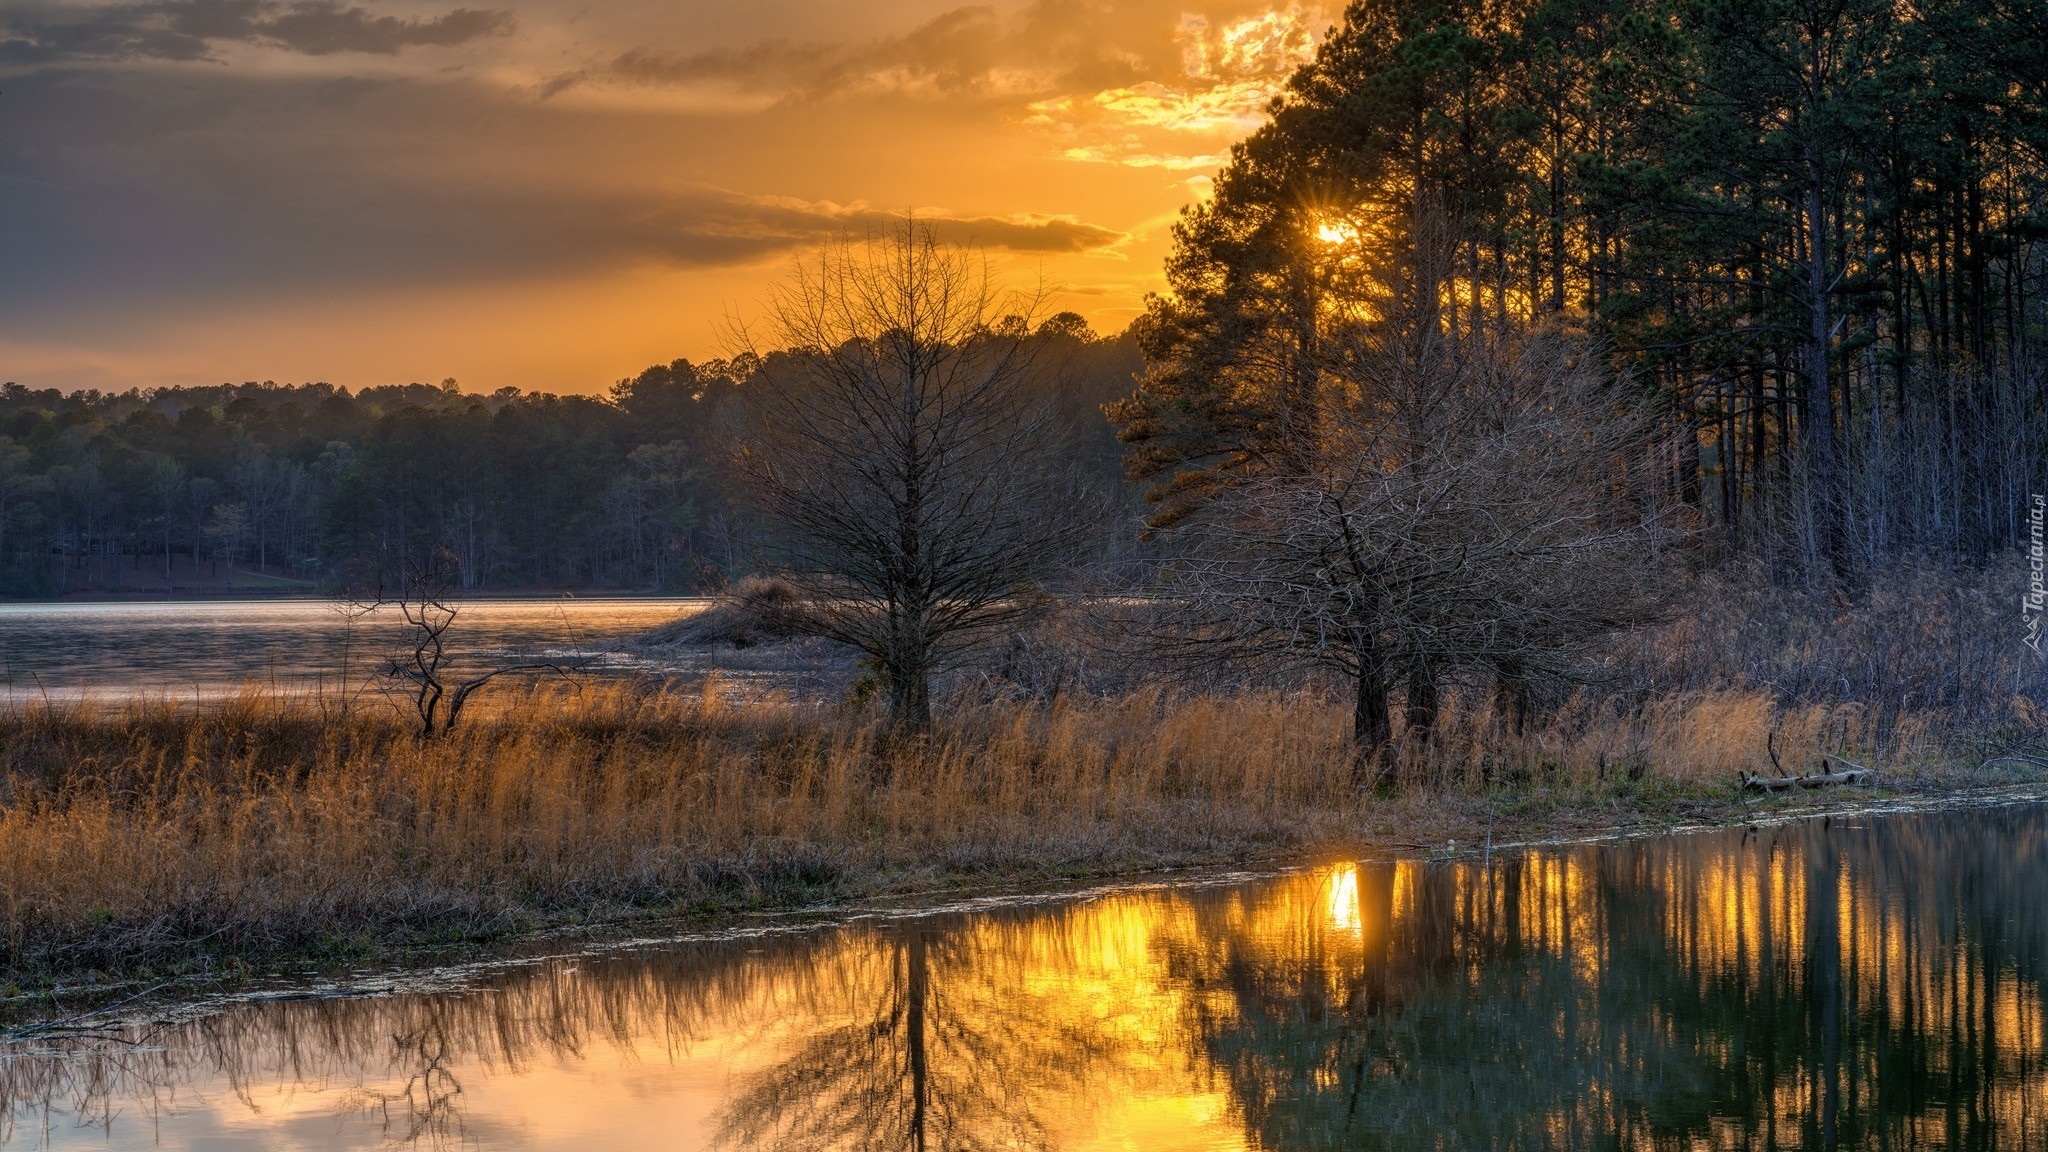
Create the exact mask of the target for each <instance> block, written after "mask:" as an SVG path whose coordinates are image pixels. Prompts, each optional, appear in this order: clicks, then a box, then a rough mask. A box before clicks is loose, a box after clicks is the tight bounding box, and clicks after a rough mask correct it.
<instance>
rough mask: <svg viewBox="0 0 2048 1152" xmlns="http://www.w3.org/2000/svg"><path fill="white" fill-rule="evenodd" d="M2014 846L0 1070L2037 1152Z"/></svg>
mask: <svg viewBox="0 0 2048 1152" xmlns="http://www.w3.org/2000/svg"><path fill="white" fill-rule="evenodd" d="M2044 879H2048V816H2044V809H2042V808H2041V807H2038V806H2036V807H2010V808H1995V809H1978V810H1972V811H1964V812H1952V813H1942V814H1927V815H1919V816H1906V817H1886V818H1873V819H1869V820H1867V821H1859V822H1856V823H1853V824H1844V823H1842V822H1839V821H1838V822H1835V823H1834V824H1832V825H1829V824H1826V823H1824V822H1814V823H1809V824H1802V825H1795V826H1787V827H1781V828H1773V829H1764V830H1761V831H1754V832H1732V833H1725V834H1723V833H1716V834H1708V835H1698V836H1690V837H1683V838H1674V839H1668V840H1661V841H1645V842H1641V843H1634V844H1624V845H1609V846H1580V847H1573V848H1565V849H1557V850H1548V851H1538V852H1533V853H1528V854H1521V855H1505V856H1497V857H1496V858H1495V859H1494V860H1493V861H1492V862H1491V866H1490V867H1489V866H1487V865H1485V864H1482V863H1480V862H1477V861H1471V862H1460V863H1453V864H1442V863H1437V864H1431V863H1420V862H1414V863H1398V864H1387V863H1371V862H1357V863H1345V864H1340V865H1336V866H1334V867H1329V868H1323V869H1318V870H1315V871H1311V872H1307V873H1301V874H1296V875H1291V876H1287V877H1282V878H1278V879H1273V880H1268V881H1261V882H1257V883H1250V884H1233V885H1219V886H1212V887H1206V888H1204V887H1194V888H1178V889H1161V890H1156V891H1143V892H1131V893H1124V894H1117V895H1110V896H1105V897H1102V898H1099V899H1093V900H1088V901H1085V902H1076V903H1068V904H1063V905H1049V906H1038V907H1012V908H1006V909H997V910H993V911H984V912H979V913H975V914H971V915H970V914H958V915H942V916H932V917H926V918H922V919H914V920H901V921H893V922H890V921H872V920H871V921H862V922H859V923H856V924H854V925H850V926H847V927H843V928H838V929H833V930H828V931H824V932H820V933H812V934H804V935H781V936H762V937H754V938H751V939H742V940H732V941H723V942H697V943H685V944H675V945H668V946H662V947H657V948H647V949H641V950H636V951H631V952H624V953H615V954H610V955H600V954H592V955H586V956H580V957H575V958H568V959H561V960H554V961H548V962H545V963H541V964H538V965H534V966H529V967H524V968H517V969H503V970H496V971H491V972H485V973H481V974H472V975H470V976H468V977H466V978H465V979H464V980H463V982H462V987H460V988H459V989H451V990H442V991H437V992H436V991H418V992H411V993H405V994H398V995H385V996H378V997H366V998H356V999H327V1000H298V1001H275V1002H268V1003H255V1004H243V1005H240V1006H238V1007H234V1008H232V1009H230V1010H227V1011H225V1012H218V1013H214V1014H211V1015H206V1016H203V1017H200V1018H197V1019H194V1020H190V1021H188V1022H185V1023H180V1024H175V1025H169V1026H163V1027H159V1028H156V1029H154V1030H148V1029H138V1030H136V1031H134V1032H133V1033H131V1034H130V1035H129V1036H128V1037H127V1039H129V1040H133V1041H139V1042H141V1043H139V1044H138V1045H135V1046H128V1045H117V1046H114V1047H113V1048H109V1047H107V1046H105V1045H99V1046H92V1047H89V1048H87V1047H82V1051H81V1053H80V1054H77V1055H72V1056H69V1057H65V1056H60V1055H56V1054H53V1053H52V1052H51V1051H50V1050H49V1049H48V1042H46V1045H45V1049H44V1051H43V1052H42V1053H41V1054H37V1053H36V1052H34V1051H27V1050H22V1051H16V1052H14V1053H12V1054H11V1055H10V1057H9V1058H8V1059H5V1060H0V1091H4V1092H5V1094H6V1099H5V1104H6V1107H7V1114H8V1115H9V1116H10V1117H12V1119H13V1121H14V1124H15V1127H14V1128H13V1130H12V1132H11V1137H12V1142H14V1143H18V1144H21V1145H23V1146H29V1145H33V1144H39V1143H46V1144H51V1145H56V1146H65V1147H68V1146H74V1145H75V1146H92V1147H99V1146H107V1145H112V1146H122V1147H127V1146H149V1145H152V1144H160V1145H161V1146H165V1147H214V1146H221V1145H223V1144H226V1143H231V1142H234V1141H236V1140H242V1141H246V1142H248V1143H250V1144H252V1145H262V1146H269V1147H303V1148H339V1147H378V1146H389V1145H393V1144H396V1145H400V1146H407V1145H409V1146H416V1147H454V1146H462V1147H490V1148H497V1147H504V1148H528V1147H534V1148H539V1147H565V1148H566V1147H594V1146H609V1147H663V1148H674V1147H681V1148H782V1149H804V1150H810V1149H853V1148H863V1149H866V1148H875V1149H919V1150H922V1149H934V1150H936V1149H962V1150H966V1149H981V1148H989V1149H993V1148H1046V1149H1052V1148H1061V1149H1067V1148H1123V1147H1143V1148H1246V1147H1257V1148H1267V1149H1316V1148H1411V1147H1417V1146H1424V1145H1426V1146H1431V1147H1442V1148H1450V1147H1471V1148H1493V1147H1512V1148H1568V1147H1569V1148H1576V1147H1597V1148H1626V1149H1665V1148H1832V1147H1854V1148H1890V1147H1901V1148H1903V1147H1914V1148H1922V1147H1954V1148H1964V1147H1969V1148H1977V1147H1984V1148H1990V1147H2003V1146H2026V1147H2039V1146H2041V1144H2042V1143H2043V1141H2044V1140H2048V1074H2044V1071H2043V1060H2044V1058H2048V1052H2044V1035H2043V1021H2042V980H2043V977H2044V975H2048V973H2044V967H2048V885H2044V884H2043V881H2044Z"/></svg>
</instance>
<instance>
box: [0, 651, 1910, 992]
mask: <svg viewBox="0 0 2048 1152" xmlns="http://www.w3.org/2000/svg"><path fill="white" fill-rule="evenodd" d="M1348 722H1349V714H1348V710H1347V709H1346V707H1344V706H1343V705H1341V704H1338V703H1333V702H1331V701H1328V700H1325V699H1323V698H1320V697H1317V696H1314V695H1309V694H1292V695H1289V694H1279V693H1257V692H1247V693H1243V694H1239V695H1234V696H1227V697H1226V696H1208V697H1193V698H1180V697H1175V696H1172V695H1169V694H1166V693H1163V692H1161V691H1158V690H1148V691H1141V692H1137V693H1134V694H1130V695H1127V696H1124V697H1121V698H1117V699H1111V700H1086V699H1074V698H1065V699H1062V700H1060V701H1058V702H1055V703H1052V704H1049V705H1047V704H1039V703H1033V702H1000V701H998V702H986V703H979V704H974V703H965V702H962V703H958V704H956V705H955V706H954V707H952V708H950V709H948V710H946V711H945V713H944V718H943V720H942V721H941V723H940V725H939V727H938V729H937V730H936V731H935V732H933V733H932V734H931V736H930V737H929V738H927V739H925V740H922V741H918V742H914V743H905V742H896V743H890V742H888V741H886V740H885V739H884V737H883V735H882V734H881V732H880V731H879V730H878V729H877V728H876V726H875V725H874V723H873V722H872V721H871V720H869V719H867V718H865V717H862V716H858V715H846V714H843V713H838V712H833V711H829V710H826V709H823V708H820V707H815V706H807V705H800V704H795V703H791V702H788V701H785V700H776V699H769V700H757V701H749V702H747V703H745V704H743V705H734V704H730V703H728V702H726V701H725V699H724V696H723V694H722V693H721V692H720V691H719V690H718V689H717V687H716V686H715V685H712V686H708V687H707V688H706V690H705V691H703V692H702V693H691V694H687V695H684V694H677V693H673V692H668V691H662V690H655V689H648V688H636V687H631V686H620V687H614V688H610V689H605V690H591V689H586V690H583V691H580V692H579V691H574V690H565V689H548V690H536V691H535V692H534V693H532V694H530V695H527V696H524V697H518V696H513V695H510V694H508V695H507V697H506V698H505V699H504V700H503V701H501V703H500V704H499V706H498V708H497V710H496V711H495V712H491V713H484V714H480V715H477V716H475V717H474V718H473V720H472V722H469V723H468V724H467V726H466V728H465V729H463V730H459V731H457V732H456V733H455V734H454V735H453V736H450V737H447V738H444V739H441V740H438V741H436V742H432V743H429V744H425V745H421V744H419V743H416V742H415V741H414V740H413V738H412V736H411V732H410V729H409V728H408V727H407V726H406V725H405V724H404V723H402V721H401V719H400V718H399V717H398V716H397V715H396V714H395V713H391V712H387V711H384V710H382V709H378V708H366V709H360V710H358V711H357V712H356V713H355V714H354V715H353V716H351V717H349V718H348V719H346V720H340V721H336V720H333V719H331V718H328V717H325V716H324V715H323V711H322V709H321V708H320V707H319V706H318V702H316V701H311V700H306V699H294V698H286V697H278V696H274V695H264V694H257V693H251V694H246V695H243V696H241V697H238V698H235V699H231V700H227V701H224V702H221V703H219V704H216V705H208V706H205V707H203V708H200V709H197V710H195V709H193V708H192V707H190V706H185V707H178V706H174V705H170V704H135V705H129V706H124V707H120V708H101V709H95V708H91V707H87V706H48V705H30V706H23V707H21V708H18V709H16V710H14V711H12V712H8V713H4V714H0V805H4V808H0V924H4V930H5V949H6V955H5V967H6V968H7V969H9V970H11V971H13V972H14V973H16V974H17V976H19V975H21V974H34V973H44V974H48V973H52V972H77V971H82V970H86V969H92V968H135V967H138V966H142V965H157V966H159V967H160V968H161V967H163V966H171V967H176V966H178V965H187V964H192V963H201V962H207V958H208V957H210V956H215V955H219V954H234V955H253V954H262V953H273V954H274V953H279V952H294V953H307V952H314V953H318V952H322V951H326V952H330V953H334V952H338V953H340V954H347V953H348V951H349V950H350V949H352V948H360V947H362V946H363V945H364V943H365V942H371V943H385V942H391V941H401V940H414V941H417V940H434V939H442V940H448V939H474V938H480V937H489V936H493V935H499V934H502V933H505V932H507V931H512V930H517V929H520V928H523V927H531V926H535V925H540V924H548V923H561V922H565V921H572V920H578V919H588V918H590V917H593V916H612V915H621V914H643V915H644V914H648V913H650V912H670V911H688V910H690V909H692V908H699V909H702V908H723V909H728V910H730V909H733V908H735V907H742V906H746V905H749V904H764V903H790V902H794V901H809V900H818V899H824V898H831V897H835V896H847V895H857V894H862V893H872V892H875V891H879V890H884V889H887V888H891V887H895V888H898V889H900V888H902V887H904V886H906V885H912V886H928V885H929V884H931V883H933V882H935V881H937V882H944V881H945V879H946V878H947V877H949V876H950V877H955V878H957V877H960V876H962V875H981V876H1007V877H1034V876H1035V877H1040V878H1044V877H1051V876H1059V875H1075V874H1083V873H1099V872H1103V871H1111V870H1131V869H1140V868H1145V867H1157V866H1160V865H1164V864H1177V863H1191V862H1197V861H1222V860H1233V859H1244V858H1247V857H1250V856H1258V855H1265V854H1271V853H1276V852H1296V853H1298V852H1301V851H1305V850H1307V849H1310V848H1313V847H1315V846H1319V845H1335V844H1339V843H1350V844H1357V843H1360V842H1366V843H1380V844H1387V843H1390V842H1391V843H1399V844H1406V845H1408V846H1413V845H1414V844H1417V843H1421V842H1423V841H1424V840H1425V839H1426V838H1427V836H1429V835H1433V834H1441V833H1443V832H1444V831H1445V830H1446V829H1449V830H1450V831H1452V832H1453V833H1454V834H1455V833H1456V832H1457V831H1458V829H1457V828H1456V827H1455V824H1454V822H1455V820H1456V819H1457V818H1458V815H1459V813H1460V812H1463V813H1464V815H1465V816H1466V817H1468V818H1469V817H1470V816H1471V815H1472V814H1473V813H1475V812H1477V811H1478V809H1479V808H1481V807H1487V806H1489V805H1490V806H1492V807H1498V806H1499V802H1500V801H1501V800H1502V799H1503V798H1504V797H1511V796H1521V797H1523V798H1527V797H1529V796H1534V795H1537V793H1536V791H1535V790H1536V789H1538V788H1541V789H1542V795H1544V796H1546V797H1548V799H1547V800H1545V801H1544V803H1545V804H1546V805H1548V806H1549V808H1548V813H1549V817H1550V818H1555V817H1556V816H1557V813H1558V810H1559V807H1560V806H1568V805H1577V806H1579V807H1580V808H1581V809H1587V810H1591V809H1599V810H1601V811H1605V812H1608V813H1610V814H1611V813H1613V812H1614V811H1616V807H1615V806H1616V805H1617V803H1630V804H1634V805H1635V806H1637V807H1638V808H1639V809H1640V808H1643V807H1654V806H1655V804H1656V803H1658V802H1659V798H1660V797H1661V798H1662V799H1663V800H1664V801H1671V800H1686V799H1690V800H1698V799H1701V798H1707V797H1713V796H1719V797H1721V798H1722V799H1723V800H1725V798H1726V797H1727V796H1728V795H1729V782H1730V781H1731V779H1732V774H1733V773H1734V772H1735V771H1736V770H1737V769H1741V768H1751V769H1758V768H1763V767H1766V766H1767V763H1768V761H1767V758H1766V754H1765V740H1766V737H1767V735H1768V734H1769V733H1770V732H1771V731H1772V730H1773V728H1776V730H1777V731H1778V748H1779V749H1780V751H1781V755H1783V756H1784V757H1785V758H1786V761H1787V767H1788V768H1794V767H1805V766H1806V765H1807V764H1808V763H1810V761H1811V758H1812V755H1813V753H1814V752H1815V750H1817V749H1826V750H1836V751H1840V752H1842V753H1844V754H1847V755H1852V756H1860V757H1863V758H1864V759H1865V760H1866V761H1868V760H1870V759H1880V760H1882V761H1883V762H1884V763H1885V764H1886V766H1888V767H1890V766H1895V765H1897V764H1899V763H1900V762H1901V761H1902V759H1904V758H1906V757H1909V756H1913V755H1918V754H1921V753H1924V752H1925V751H1926V749H1924V748H1919V747H1916V746H1910V745H1909V744H1902V743H1900V741H1899V739H1898V733H1899V731H1900V730H1901V729H1900V726H1899V725H1898V724H1897V723H1894V724H1893V725H1892V726H1891V730H1890V733H1889V734H1888V735H1887V737H1886V738H1885V740H1884V742H1883V743H1882V744H1880V743H1879V740H1878V733H1877V732H1876V730H1875V728H1874V726H1873V725H1872V724H1870V723H1869V722H1868V721H1867V720H1866V719H1865V714H1864V712H1863V711H1862V710H1860V709H1857V708H1855V707H1854V706H1833V705H1825V704H1817V705H1810V706H1804V707H1795V708H1790V709H1781V708H1779V707H1777V706H1776V705H1775V704H1774V703H1773V701H1772V697H1771V696H1770V695H1769V694H1767V693H1764V692H1760V691H1746V692H1745V691H1702V692H1694V693H1687V694H1680V695H1675V696H1671V697H1666V698H1662V699H1659V700H1656V701H1653V702H1651V703H1649V704H1647V705H1643V706H1640V707H1636V708H1633V709H1630V710H1626V711H1624V710H1618V709H1616V708H1614V707H1612V706H1605V705H1597V704H1593V703H1588V702H1585V701H1574V702H1573V703H1572V704H1571V705H1570V706H1568V707H1567V708H1565V709H1563V710H1562V711H1560V712H1559V713H1558V714H1557V716H1556V718H1555V720H1554V722H1552V723H1550V724H1549V725H1547V726H1545V727H1544V728H1543V729H1541V730H1540V731H1535V732H1532V733H1529V734H1528V735H1525V736H1511V735H1509V734H1508V733H1506V732H1505V731H1504V730H1502V729H1501V728H1500V727H1499V726H1498V724H1497V723H1496V722H1495V721H1494V719H1493V718H1492V714H1491V713H1490V712H1489V711H1488V710H1485V709H1483V708H1479V709H1474V708H1466V707H1462V706H1459V705H1458V704H1457V703H1456V702H1455V701H1454V702H1453V704H1452V706H1451V707H1450V708H1448V709H1446V713H1445V718H1444V722H1443V727H1442V730H1441V732H1440V735H1439V738H1438V739H1437V740H1436V741H1434V742H1433V743H1432V744H1431V745H1430V746H1429V747H1428V748H1408V749H1404V750H1402V752H1401V753H1400V754H1401V755H1402V757H1403V767H1402V776H1403V779H1404V781H1405V784H1404V789H1403V793H1402V795H1400V796H1398V797H1395V798H1392V799H1387V798H1381V797H1375V796H1371V795H1363V794H1360V793H1359V792H1358V791H1357V790H1356V789H1355V788H1354V787H1353V785H1352V774H1351V764H1350V751H1349V746H1348V743H1347V735H1348ZM1482 795H1483V796H1488V797H1490V798H1491V799H1488V800H1485V801H1482V800H1480V799H1479V797H1481V796H1482ZM1446 801H1451V802H1450V803H1446ZM1460 805H1462V806H1463V807H1462V809H1461V808H1460ZM1489 810H1491V807H1489ZM1447 821H1451V822H1453V823H1448V824H1447V823H1446V822H1447Z"/></svg>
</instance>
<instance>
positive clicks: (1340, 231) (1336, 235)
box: [1316, 222, 1358, 244]
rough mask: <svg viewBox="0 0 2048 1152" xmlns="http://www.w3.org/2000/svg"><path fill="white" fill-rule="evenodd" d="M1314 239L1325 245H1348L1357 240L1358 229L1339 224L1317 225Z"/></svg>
mask: <svg viewBox="0 0 2048 1152" xmlns="http://www.w3.org/2000/svg"><path fill="white" fill-rule="evenodd" d="M1316 239H1318V240H1321V241H1322V242H1323V243H1325V244H1349V243H1351V242H1352V241H1353V240H1356V239H1358V229H1357V228H1355V227H1353V226H1352V225H1349V224H1345V223H1341V222H1338V223H1324V224H1318V225H1316Z"/></svg>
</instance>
